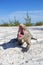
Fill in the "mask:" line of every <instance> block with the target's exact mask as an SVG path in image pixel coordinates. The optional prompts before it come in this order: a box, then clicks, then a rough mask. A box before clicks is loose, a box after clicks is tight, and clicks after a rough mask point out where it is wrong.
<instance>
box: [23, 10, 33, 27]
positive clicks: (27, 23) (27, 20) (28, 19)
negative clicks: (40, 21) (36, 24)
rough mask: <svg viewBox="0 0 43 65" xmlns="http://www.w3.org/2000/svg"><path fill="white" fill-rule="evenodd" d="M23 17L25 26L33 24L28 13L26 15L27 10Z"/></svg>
mask: <svg viewBox="0 0 43 65" xmlns="http://www.w3.org/2000/svg"><path fill="white" fill-rule="evenodd" d="M24 19H25V23H24V24H25V25H26V26H32V25H33V24H32V23H31V18H30V17H29V15H28V11H27V14H26V18H24Z"/></svg>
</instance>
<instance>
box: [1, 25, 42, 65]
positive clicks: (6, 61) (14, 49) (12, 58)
mask: <svg viewBox="0 0 43 65" xmlns="http://www.w3.org/2000/svg"><path fill="white" fill-rule="evenodd" d="M27 28H28V27H27ZM36 28H38V29H36ZM41 28H42V29H41ZM28 29H29V30H30V32H31V34H32V35H33V37H34V38H37V40H31V46H30V49H29V50H28V51H27V52H26V51H25V50H23V48H22V47H20V46H19V45H18V44H17V40H15V38H16V37H17V31H18V27H0V65H43V26H40V27H29V28H28ZM22 50H23V51H22Z"/></svg>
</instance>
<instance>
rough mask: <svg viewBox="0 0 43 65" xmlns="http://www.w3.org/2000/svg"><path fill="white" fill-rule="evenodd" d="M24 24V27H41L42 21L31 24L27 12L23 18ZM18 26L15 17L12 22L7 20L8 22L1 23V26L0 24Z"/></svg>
mask: <svg viewBox="0 0 43 65" xmlns="http://www.w3.org/2000/svg"><path fill="white" fill-rule="evenodd" d="M24 20H25V22H24V23H23V24H25V25H26V26H41V25H43V21H39V22H36V23H31V18H30V16H29V14H28V11H27V13H26V17H25V18H24ZM19 24H20V22H19V21H18V20H17V19H16V17H14V20H12V21H11V20H9V23H8V22H5V21H4V22H3V24H0V26H18V25H19Z"/></svg>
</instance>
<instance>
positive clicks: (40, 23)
mask: <svg viewBox="0 0 43 65" xmlns="http://www.w3.org/2000/svg"><path fill="white" fill-rule="evenodd" d="M41 25H43V22H42V21H39V22H36V23H35V26H41Z"/></svg>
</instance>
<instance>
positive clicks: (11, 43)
mask: <svg viewBox="0 0 43 65" xmlns="http://www.w3.org/2000/svg"><path fill="white" fill-rule="evenodd" d="M0 46H2V47H3V49H5V50H6V49H8V48H15V47H19V48H22V50H21V51H22V52H27V49H26V48H24V47H22V45H19V44H18V40H17V38H14V39H11V40H10V41H9V42H7V43H3V44H0Z"/></svg>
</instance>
